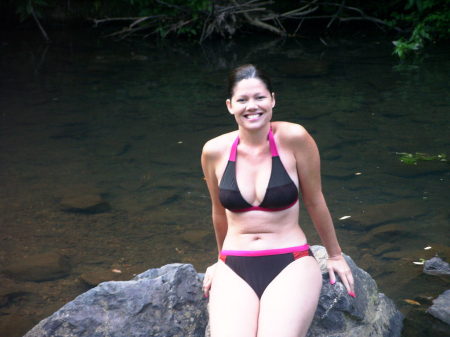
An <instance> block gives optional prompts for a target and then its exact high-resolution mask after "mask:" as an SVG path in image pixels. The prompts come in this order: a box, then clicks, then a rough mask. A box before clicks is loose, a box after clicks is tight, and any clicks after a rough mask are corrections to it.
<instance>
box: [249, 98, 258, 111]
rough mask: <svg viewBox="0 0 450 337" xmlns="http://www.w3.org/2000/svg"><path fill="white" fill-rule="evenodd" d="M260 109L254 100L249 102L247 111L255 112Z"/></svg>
mask: <svg viewBox="0 0 450 337" xmlns="http://www.w3.org/2000/svg"><path fill="white" fill-rule="evenodd" d="M257 108H258V105H257V104H256V102H255V100H254V99H250V100H248V102H247V110H250V111H253V110H256V109H257Z"/></svg>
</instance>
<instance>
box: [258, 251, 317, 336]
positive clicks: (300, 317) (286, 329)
mask: <svg viewBox="0 0 450 337" xmlns="http://www.w3.org/2000/svg"><path fill="white" fill-rule="evenodd" d="M321 288H322V274H321V272H320V269H319V266H318V264H317V261H316V260H315V259H314V258H313V257H311V256H306V257H302V258H300V259H298V260H296V261H294V262H292V263H291V264H289V265H288V266H287V267H286V268H285V269H284V270H283V271H282V272H281V273H280V274H278V276H277V277H276V278H275V279H274V280H273V281H272V282H271V283H270V284H269V286H268V287H267V288H266V290H265V292H264V294H263V295H262V297H261V304H260V313H259V321H258V337H273V336H277V337H303V336H305V335H306V333H307V332H308V328H309V326H310V324H311V322H312V319H313V317H314V313H315V311H316V307H317V303H318V301H319V295H320V290H321Z"/></svg>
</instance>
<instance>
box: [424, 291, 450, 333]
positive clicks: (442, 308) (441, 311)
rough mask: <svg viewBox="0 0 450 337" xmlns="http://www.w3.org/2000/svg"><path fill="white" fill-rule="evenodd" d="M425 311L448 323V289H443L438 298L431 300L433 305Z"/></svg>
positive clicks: (449, 294)
mask: <svg viewBox="0 0 450 337" xmlns="http://www.w3.org/2000/svg"><path fill="white" fill-rule="evenodd" d="M427 312H428V313H429V314H430V315H432V316H434V317H436V318H438V319H440V320H441V321H443V322H445V323H447V324H449V325H450V289H449V290H446V291H444V292H443V293H442V294H441V295H439V296H438V298H436V299H435V300H433V305H432V306H431V307H430V308H429V309H428V310H427Z"/></svg>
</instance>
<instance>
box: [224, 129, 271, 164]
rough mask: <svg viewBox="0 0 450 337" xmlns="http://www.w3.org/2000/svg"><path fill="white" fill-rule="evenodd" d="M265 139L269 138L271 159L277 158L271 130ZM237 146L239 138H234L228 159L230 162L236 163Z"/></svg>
mask: <svg viewBox="0 0 450 337" xmlns="http://www.w3.org/2000/svg"><path fill="white" fill-rule="evenodd" d="M267 137H268V138H269V146H270V153H271V154H272V157H278V149H277V145H276V143H275V139H274V138H273V132H272V128H270V130H269V135H268V136H267ZM238 144H239V136H237V137H236V139H235V140H234V142H233V145H231V151H230V159H229V160H230V161H236V156H237V146H238Z"/></svg>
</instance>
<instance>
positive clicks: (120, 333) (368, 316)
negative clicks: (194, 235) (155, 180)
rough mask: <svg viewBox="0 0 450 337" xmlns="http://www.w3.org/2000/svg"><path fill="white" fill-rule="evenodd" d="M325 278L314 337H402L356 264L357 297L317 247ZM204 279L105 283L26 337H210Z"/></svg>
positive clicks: (166, 273) (188, 272)
mask: <svg viewBox="0 0 450 337" xmlns="http://www.w3.org/2000/svg"><path fill="white" fill-rule="evenodd" d="M312 249H313V252H314V254H315V256H316V259H317V260H318V261H319V265H320V266H321V269H322V273H323V274H324V275H323V285H322V292H321V295H320V300H319V306H318V308H317V311H316V314H315V317H314V320H313V323H312V325H311V328H310V330H309V332H308V337H325V336H327V337H328V336H337V337H344V336H345V337H352V336H354V337H361V336H371V337H382V336H386V337H387V336H389V337H396V336H400V331H401V328H402V320H403V317H402V315H401V314H400V312H399V311H398V310H397V309H396V307H395V305H394V304H393V302H392V301H391V300H390V299H389V298H387V297H386V296H385V295H383V294H381V293H379V292H378V289H377V285H376V283H375V281H374V280H373V279H372V278H371V277H370V275H369V274H367V273H366V272H365V271H364V270H362V269H360V268H358V267H357V266H356V264H355V263H354V262H353V260H352V259H351V258H350V257H348V256H346V259H347V261H348V263H349V265H350V268H351V269H352V271H353V275H354V278H355V287H356V293H357V297H356V298H352V297H350V296H349V295H348V294H347V291H346V290H345V287H344V286H343V285H342V283H340V282H336V283H335V284H334V285H330V283H329V278H328V274H327V270H326V263H325V262H326V258H327V255H326V250H325V248H323V247H321V246H314V247H312ZM201 279H202V276H201V274H198V273H197V272H196V271H195V270H194V268H193V267H192V266H191V265H187V264H170V265H166V266H164V267H162V268H159V269H150V270H148V271H146V272H144V273H142V274H140V275H138V276H136V277H135V278H134V279H132V280H130V281H111V282H105V283H101V284H100V285H99V286H97V287H96V288H93V289H91V290H89V291H88V292H86V293H84V294H82V295H80V296H78V297H77V298H76V299H75V300H74V301H72V302H70V303H68V304H66V305H65V306H64V307H62V308H61V309H60V310H59V311H57V312H55V313H54V314H53V315H52V316H50V317H48V318H46V319H44V320H43V321H41V322H40V323H39V324H38V325H37V326H35V327H34V328H33V329H32V330H30V331H29V332H28V333H27V334H26V335H25V336H24V337H56V336H58V337H84V336H96V337H106V336H108V337H137V336H154V337H158V336H160V337H163V336H167V337H169V336H171V337H175V336H180V337H181V336H182V337H203V336H209V331H208V329H206V325H207V321H208V318H207V316H208V315H207V302H206V301H205V299H204V298H203V294H202V291H201Z"/></svg>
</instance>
